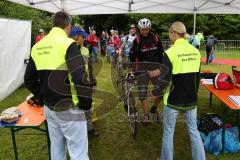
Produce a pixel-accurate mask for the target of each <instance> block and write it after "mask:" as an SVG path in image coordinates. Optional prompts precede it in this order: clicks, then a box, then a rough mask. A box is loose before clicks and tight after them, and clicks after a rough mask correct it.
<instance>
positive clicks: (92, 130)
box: [88, 128, 99, 138]
mask: <svg viewBox="0 0 240 160" xmlns="http://www.w3.org/2000/svg"><path fill="white" fill-rule="evenodd" d="M88 135H90V136H93V137H95V138H97V137H98V136H99V133H98V132H97V131H96V129H95V128H93V129H91V130H89V131H88Z"/></svg>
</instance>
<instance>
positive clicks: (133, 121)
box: [128, 92, 137, 139]
mask: <svg viewBox="0 0 240 160" xmlns="http://www.w3.org/2000/svg"><path fill="white" fill-rule="evenodd" d="M128 108H129V122H130V130H131V133H132V136H133V138H134V139H135V138H136V135H137V112H136V108H135V100H134V97H133V95H132V93H131V92H130V93H129V95H128Z"/></svg>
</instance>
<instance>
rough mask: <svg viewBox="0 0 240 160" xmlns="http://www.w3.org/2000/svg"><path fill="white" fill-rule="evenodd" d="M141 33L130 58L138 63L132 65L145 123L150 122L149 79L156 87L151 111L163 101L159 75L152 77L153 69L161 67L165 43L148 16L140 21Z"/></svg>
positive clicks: (155, 109) (134, 43)
mask: <svg viewBox="0 0 240 160" xmlns="http://www.w3.org/2000/svg"><path fill="white" fill-rule="evenodd" d="M138 27H139V30H140V35H139V36H137V37H136V38H135V39H134V41H133V45H132V48H131V51H130V54H129V59H130V61H131V62H132V63H134V64H136V65H134V66H132V68H133V70H135V71H136V73H137V74H135V76H136V77H137V81H138V90H139V99H140V101H141V104H142V107H143V112H144V116H143V123H144V124H146V122H149V114H148V102H147V92H148V84H149V81H151V82H152V85H153V86H154V89H153V90H152V91H151V93H152V95H153V98H154V103H153V106H152V108H151V113H155V112H156V111H157V107H158V105H159V103H160V101H161V98H162V95H158V92H157V90H158V87H159V80H158V79H159V77H153V78H150V77H152V76H151V74H152V71H155V70H156V69H159V66H160V64H161V63H162V57H163V52H164V49H163V45H162V42H161V41H160V39H159V37H157V36H156V35H155V34H154V33H152V32H151V22H150V20H149V19H147V18H143V19H141V20H140V21H139V22H138Z"/></svg>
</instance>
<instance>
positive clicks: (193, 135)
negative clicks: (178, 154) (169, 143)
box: [185, 108, 206, 160]
mask: <svg viewBox="0 0 240 160" xmlns="http://www.w3.org/2000/svg"><path fill="white" fill-rule="evenodd" d="M185 121H186V124H187V128H188V134H189V136H190V140H191V146H192V158H193V160H205V159H206V156H205V151H204V147H203V142H202V139H201V137H200V134H199V131H198V129H197V108H195V109H192V110H189V111H186V112H185Z"/></svg>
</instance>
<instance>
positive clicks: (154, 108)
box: [151, 76, 163, 113]
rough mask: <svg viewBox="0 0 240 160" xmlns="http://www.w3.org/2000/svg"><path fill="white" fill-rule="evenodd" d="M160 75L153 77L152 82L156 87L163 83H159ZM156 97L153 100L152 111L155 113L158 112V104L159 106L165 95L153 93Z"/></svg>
mask: <svg viewBox="0 0 240 160" xmlns="http://www.w3.org/2000/svg"><path fill="white" fill-rule="evenodd" d="M158 79H159V76H158V77H156V78H151V82H152V84H153V85H154V89H158V87H159V85H161V84H159V80H158ZM153 96H154V97H155V98H154V101H153V106H152V108H151V113H155V112H157V108H158V106H159V104H160V102H161V100H162V97H163V95H159V94H158V95H155V94H154V95H153Z"/></svg>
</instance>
